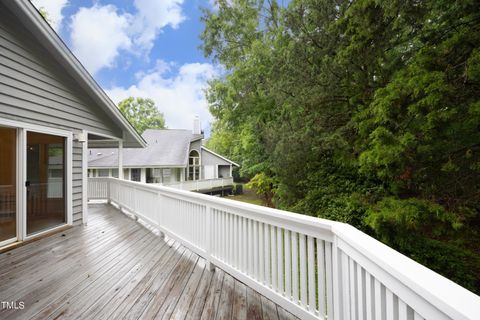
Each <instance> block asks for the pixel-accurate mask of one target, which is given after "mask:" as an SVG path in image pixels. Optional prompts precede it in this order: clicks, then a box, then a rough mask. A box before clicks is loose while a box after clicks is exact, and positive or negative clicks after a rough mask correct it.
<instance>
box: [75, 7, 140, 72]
mask: <svg viewBox="0 0 480 320" xmlns="http://www.w3.org/2000/svg"><path fill="white" fill-rule="evenodd" d="M128 26H129V15H121V14H118V13H117V8H116V7H115V6H113V5H106V6H99V5H94V6H93V7H91V8H80V10H79V11H78V12H77V13H76V14H75V15H74V16H72V21H71V29H72V33H71V40H72V50H73V52H74V53H75V55H76V56H77V57H78V58H79V60H80V61H81V62H82V63H83V64H84V66H85V67H86V68H87V70H88V71H90V72H91V73H92V74H94V73H96V72H97V71H98V70H100V69H102V68H104V67H107V68H108V67H112V66H113V65H114V61H115V59H116V58H117V57H118V55H119V53H120V50H122V49H124V50H128V49H129V48H130V46H131V44H132V42H131V40H130V38H129V36H128Z"/></svg>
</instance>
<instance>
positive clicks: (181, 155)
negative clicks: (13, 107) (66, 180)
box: [88, 129, 203, 168]
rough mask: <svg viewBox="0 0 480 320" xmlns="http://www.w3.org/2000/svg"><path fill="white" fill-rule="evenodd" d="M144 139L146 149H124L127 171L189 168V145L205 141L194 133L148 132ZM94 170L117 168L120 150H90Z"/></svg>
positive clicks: (90, 162) (91, 164)
mask: <svg viewBox="0 0 480 320" xmlns="http://www.w3.org/2000/svg"><path fill="white" fill-rule="evenodd" d="M142 137H143V138H144V139H145V141H146V142H147V147H146V148H144V149H131V148H124V149H123V166H124V167H146V166H149V167H186V166H187V164H188V153H189V150H190V143H191V142H194V141H198V140H200V139H202V138H203V135H201V134H192V131H191V130H179V129H148V130H145V132H144V133H143V135H142ZM88 166H89V167H91V168H114V167H117V166H118V149H117V148H114V149H91V150H90V154H89V159H88Z"/></svg>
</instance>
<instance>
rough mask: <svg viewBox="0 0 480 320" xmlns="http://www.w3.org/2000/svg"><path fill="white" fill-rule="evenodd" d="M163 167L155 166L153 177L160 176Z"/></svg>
mask: <svg viewBox="0 0 480 320" xmlns="http://www.w3.org/2000/svg"><path fill="white" fill-rule="evenodd" d="M161 170H162V169H160V168H154V169H152V177H154V178H160V176H161V174H162V171H161Z"/></svg>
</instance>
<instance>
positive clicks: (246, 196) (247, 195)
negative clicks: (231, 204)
mask: <svg viewBox="0 0 480 320" xmlns="http://www.w3.org/2000/svg"><path fill="white" fill-rule="evenodd" d="M225 199H230V200H235V201H241V202H247V203H251V204H257V205H259V206H264V205H265V202H264V201H263V199H262V198H260V197H259V196H258V195H257V194H256V193H255V192H254V191H253V190H252V189H249V188H247V187H246V186H245V184H244V185H243V194H239V195H234V196H228V197H225Z"/></svg>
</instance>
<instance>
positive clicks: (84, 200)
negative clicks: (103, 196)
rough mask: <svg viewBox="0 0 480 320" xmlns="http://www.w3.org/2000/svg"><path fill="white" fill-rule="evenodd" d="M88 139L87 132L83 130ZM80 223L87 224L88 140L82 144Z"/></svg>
mask: <svg viewBox="0 0 480 320" xmlns="http://www.w3.org/2000/svg"><path fill="white" fill-rule="evenodd" d="M83 134H84V135H85V136H86V137H88V132H87V131H85V130H83ZM82 223H83V224H85V225H86V224H87V223H88V138H87V141H85V142H82Z"/></svg>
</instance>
